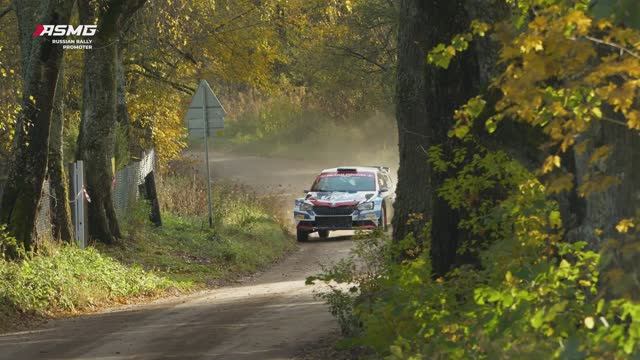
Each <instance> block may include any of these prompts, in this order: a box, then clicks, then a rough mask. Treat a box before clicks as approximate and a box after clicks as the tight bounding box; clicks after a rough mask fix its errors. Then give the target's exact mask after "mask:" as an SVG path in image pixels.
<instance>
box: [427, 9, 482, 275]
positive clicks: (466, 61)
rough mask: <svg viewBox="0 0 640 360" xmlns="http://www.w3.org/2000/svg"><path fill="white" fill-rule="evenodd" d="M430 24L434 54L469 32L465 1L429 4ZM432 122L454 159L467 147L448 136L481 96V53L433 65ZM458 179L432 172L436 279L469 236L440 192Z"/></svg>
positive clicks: (436, 139) (434, 135)
mask: <svg viewBox="0 0 640 360" xmlns="http://www.w3.org/2000/svg"><path fill="white" fill-rule="evenodd" d="M427 3H428V5H427V8H426V13H427V23H428V24H429V30H428V32H427V33H428V42H427V46H428V48H429V49H431V48H433V47H435V46H436V45H438V44H440V43H448V42H450V41H451V39H452V38H453V37H454V36H455V35H457V34H460V33H463V32H465V31H468V29H469V23H470V19H469V15H468V13H467V10H466V8H465V1H464V0H449V1H439V0H431V1H428V2H427ZM426 83H427V86H426V89H427V92H426V101H427V111H428V116H427V121H428V122H429V129H430V133H429V134H430V142H431V143H430V145H431V146H441V147H442V150H443V152H444V153H445V154H452V153H453V150H454V149H455V148H456V147H463V146H465V144H463V143H462V142H461V141H459V140H457V139H456V138H450V137H449V136H448V133H449V130H451V128H452V125H453V123H454V121H453V113H454V111H455V110H457V109H458V108H459V107H460V106H462V105H463V104H465V103H466V102H467V101H468V100H469V99H470V98H471V97H473V96H474V95H476V94H477V90H478V83H479V68H478V62H477V57H476V53H475V50H474V48H473V47H470V48H469V50H467V51H466V52H465V53H464V54H460V55H458V56H456V57H454V58H453V59H452V61H451V64H450V65H449V67H448V68H447V69H440V68H438V67H436V66H428V67H427V72H426ZM452 175H453V174H450V173H447V172H444V173H443V172H436V171H432V172H431V186H432V188H433V189H434V192H433V195H432V208H433V215H432V225H431V261H432V266H433V272H434V274H435V275H436V276H442V275H444V274H446V273H447V272H448V271H449V270H450V269H451V267H452V266H454V265H456V262H457V258H458V257H457V250H458V247H459V245H460V243H461V241H462V240H463V238H464V237H465V234H464V233H463V232H462V231H461V230H460V229H458V223H459V222H460V219H461V214H460V213H459V211H457V210H454V209H452V208H451V207H450V206H449V203H448V202H447V201H446V200H444V199H443V198H441V197H440V196H438V195H437V194H436V192H435V190H436V189H439V188H440V187H441V186H442V185H443V183H444V181H445V180H446V179H447V178H448V177H450V176H452Z"/></svg>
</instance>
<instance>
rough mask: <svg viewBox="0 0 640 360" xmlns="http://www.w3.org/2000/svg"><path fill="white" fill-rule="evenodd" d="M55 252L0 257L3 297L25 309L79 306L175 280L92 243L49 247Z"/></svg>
mask: <svg viewBox="0 0 640 360" xmlns="http://www.w3.org/2000/svg"><path fill="white" fill-rule="evenodd" d="M50 249H51V250H50V251H51V254H41V255H35V256H33V257H32V258H30V259H26V260H23V261H22V262H19V263H18V262H3V261H0V299H2V301H4V302H5V303H8V304H10V305H11V306H12V307H14V308H15V309H17V310H19V311H22V312H31V311H33V312H39V313H49V312H56V311H75V310H80V309H85V308H89V307H93V306H96V305H100V304H104V303H108V302H113V301H121V300H124V299H125V298H129V297H135V296H148V295H154V294H157V293H159V292H161V291H162V290H164V289H166V288H167V287H169V286H172V285H174V284H173V283H172V282H170V281H168V280H165V279H162V278H160V277H158V276H155V275H153V274H150V273H148V272H145V271H143V270H142V269H141V268H140V267H136V266H133V267H127V266H124V265H122V264H120V263H119V262H117V261H115V260H113V259H111V258H110V257H107V256H104V255H102V254H100V253H99V252H98V251H97V250H96V249H94V248H88V249H86V250H80V249H78V248H76V247H74V246H67V245H65V246H59V247H50Z"/></svg>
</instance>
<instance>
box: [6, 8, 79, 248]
mask: <svg viewBox="0 0 640 360" xmlns="http://www.w3.org/2000/svg"><path fill="white" fill-rule="evenodd" d="M27 4H28V3H27V2H16V4H15V6H16V13H17V14H25V13H30V11H31V9H33V8H32V7H31V8H29V9H25V8H23V6H25V7H26V6H27ZM29 5H31V4H29ZM72 5H73V1H72V0H51V1H44V2H41V6H40V8H39V13H40V15H39V16H37V17H34V16H26V17H24V18H23V17H20V16H19V18H18V22H19V23H20V25H19V30H20V35H21V45H22V46H23V48H22V49H21V50H22V51H23V52H24V54H23V59H24V61H23V66H25V68H24V69H23V78H24V91H23V100H22V111H21V113H20V115H19V120H18V123H17V128H16V137H15V149H14V157H13V161H12V163H11V165H10V169H9V178H8V180H7V184H6V186H5V188H4V192H3V197H2V203H1V208H0V222H2V223H6V224H7V225H8V227H9V230H10V231H11V233H12V234H13V235H14V236H15V237H16V239H17V240H18V242H19V243H21V244H24V246H25V248H26V249H28V250H29V249H32V248H33V244H34V243H33V238H32V233H33V226H34V223H35V219H36V217H37V213H38V203H39V202H40V197H41V195H42V185H43V181H44V178H45V174H46V170H47V160H48V151H49V132H50V124H51V111H52V107H53V101H52V99H53V98H54V97H55V92H56V84H57V80H58V71H59V67H60V62H61V60H62V54H63V49H62V47H61V46H60V45H57V44H52V43H51V41H50V40H49V39H47V38H45V37H38V38H35V39H32V40H31V41H27V40H26V39H25V38H24V37H25V36H29V38H31V32H33V30H32V31H31V32H29V31H27V29H29V28H31V29H35V21H34V19H38V21H39V23H42V24H66V23H68V21H69V17H70V14H71V7H72ZM27 53H28V54H29V56H28V60H27V59H26V58H25V55H26V54H27ZM9 255H15V254H9Z"/></svg>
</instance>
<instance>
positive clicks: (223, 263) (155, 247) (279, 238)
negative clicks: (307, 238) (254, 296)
mask: <svg viewBox="0 0 640 360" xmlns="http://www.w3.org/2000/svg"><path fill="white" fill-rule="evenodd" d="M203 220H204V219H190V218H181V217H177V216H167V215H165V217H164V219H163V221H164V224H163V226H162V227H161V228H157V229H151V228H149V227H145V228H144V229H142V231H138V232H136V235H135V236H134V237H132V238H131V241H125V242H122V243H120V244H119V245H118V246H114V247H106V246H101V247H100V248H101V250H102V251H104V252H105V253H107V254H109V255H110V256H112V257H113V258H115V259H118V260H120V261H121V262H123V263H128V264H139V265H141V266H143V267H144V268H146V269H150V270H152V271H153V273H155V274H159V275H162V276H163V277H164V278H166V279H170V280H172V281H175V282H178V283H180V284H183V285H184V286H187V287H190V288H202V287H206V286H211V285H215V284H217V283H219V282H221V281H224V280H230V279H234V278H237V277H239V276H242V275H245V274H249V273H252V272H255V271H257V270H260V269H262V268H264V267H266V266H267V265H269V264H272V263H274V262H275V261H277V260H278V259H279V258H280V257H281V256H282V255H283V254H284V253H285V252H287V251H288V250H290V249H292V248H293V246H294V243H293V241H292V239H291V237H290V236H288V235H286V234H285V233H284V232H283V230H282V228H281V226H280V224H278V223H277V222H275V221H273V220H270V219H268V218H265V219H254V220H251V221H250V222H248V223H246V224H245V225H243V226H229V225H222V226H216V227H214V228H213V229H209V228H208V225H206V224H205V221H203Z"/></svg>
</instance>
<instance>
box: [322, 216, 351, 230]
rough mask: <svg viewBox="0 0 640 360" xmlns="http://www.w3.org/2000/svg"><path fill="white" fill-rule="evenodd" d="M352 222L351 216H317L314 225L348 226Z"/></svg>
mask: <svg viewBox="0 0 640 360" xmlns="http://www.w3.org/2000/svg"><path fill="white" fill-rule="evenodd" d="M352 224H353V221H352V219H351V216H326V217H325V216H317V217H316V226H319V227H336V228H350V227H351V225H352Z"/></svg>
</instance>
